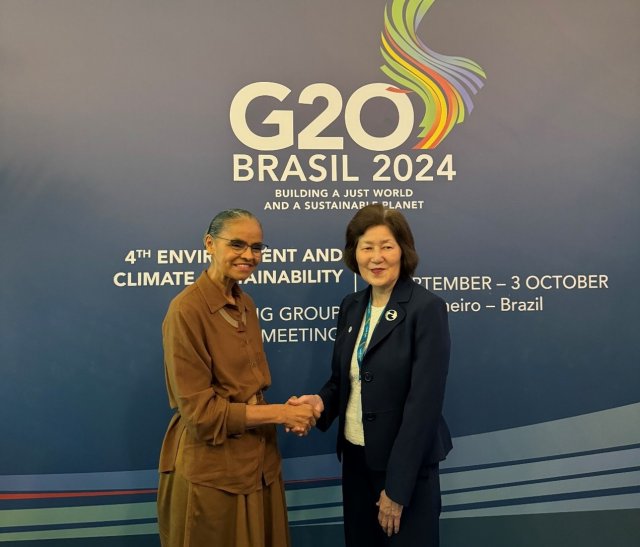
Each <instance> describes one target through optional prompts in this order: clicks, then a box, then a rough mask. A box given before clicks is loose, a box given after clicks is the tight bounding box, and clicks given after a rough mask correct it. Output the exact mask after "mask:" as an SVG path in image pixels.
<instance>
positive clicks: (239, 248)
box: [216, 236, 269, 255]
mask: <svg viewBox="0 0 640 547" xmlns="http://www.w3.org/2000/svg"><path fill="white" fill-rule="evenodd" d="M216 238H217V239H222V240H224V241H228V245H229V247H231V250H232V251H233V252H234V253H238V254H242V253H244V252H245V251H246V250H247V247H249V248H250V249H251V252H252V253H253V254H254V255H261V254H262V251H264V250H265V249H266V248H267V247H269V245H267V244H265V243H254V244H253V245H249V244H248V243H247V242H246V241H242V240H241V239H227V238H226V237H220V236H216Z"/></svg>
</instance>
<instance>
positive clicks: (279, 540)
mask: <svg viewBox="0 0 640 547" xmlns="http://www.w3.org/2000/svg"><path fill="white" fill-rule="evenodd" d="M204 244H205V247H206V249H207V251H208V252H209V254H210V255H211V265H210V267H209V268H208V269H207V270H206V271H205V272H203V273H202V275H201V276H200V277H199V278H198V280H197V281H196V282H195V283H194V284H193V285H190V286H189V287H187V288H185V289H184V290H183V291H182V292H181V293H180V294H178V296H176V297H175V298H174V299H173V301H172V302H171V304H170V306H169V310H168V312H167V315H166V317H165V320H164V322H163V325H162V334H163V346H164V366H165V377H166V383H167V391H168V395H169V403H170V405H171V407H172V408H173V409H175V415H174V416H173V418H172V419H171V422H170V424H169V427H168V430H167V433H166V436H165V439H164V442H163V445H162V451H161V454H160V466H159V470H160V484H159V489H158V524H159V529H160V538H161V541H162V545H163V547H185V546H192V547H200V546H203V547H204V546H205V545H206V546H210V545H218V546H220V547H227V546H228V547H241V546H246V547H286V546H288V545H289V534H288V524H287V511H286V504H285V497H284V486H283V481H282V475H281V469H280V454H279V452H278V447H277V444H276V428H275V425H274V424H284V425H285V426H286V427H287V428H290V429H295V430H296V431H302V432H303V433H306V432H307V431H308V430H309V428H310V427H312V426H313V425H314V424H315V418H316V417H317V416H314V410H313V409H312V407H311V406H310V405H303V406H288V405H284V404H267V403H266V402H265V400H264V396H263V392H264V390H266V389H267V388H268V387H269V385H270V384H271V375H270V373H269V367H268V365H267V360H266V357H265V354H264V350H263V347H262V337H261V330H260V326H259V324H258V318H257V314H256V307H255V304H254V303H253V300H252V299H251V298H250V297H249V295H247V294H246V293H245V292H244V291H242V289H240V287H239V285H238V281H242V280H245V279H247V278H248V277H249V276H250V275H251V273H252V272H253V271H254V270H255V268H256V266H257V265H258V264H259V263H260V260H261V257H262V251H263V250H264V248H265V247H266V245H264V243H263V242H262V227H261V225H260V223H259V221H258V220H257V219H256V217H255V216H253V215H252V214H251V213H249V212H248V211H244V210H242V209H232V210H227V211H223V212H221V213H220V214H218V215H217V216H216V217H215V218H214V219H213V220H212V221H211V224H210V226H209V230H208V231H207V233H206V234H205V236H204Z"/></svg>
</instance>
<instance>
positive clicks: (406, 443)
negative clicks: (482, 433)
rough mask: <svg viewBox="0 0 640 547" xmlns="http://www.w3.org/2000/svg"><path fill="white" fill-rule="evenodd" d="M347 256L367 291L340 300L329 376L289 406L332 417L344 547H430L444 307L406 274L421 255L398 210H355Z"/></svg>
mask: <svg viewBox="0 0 640 547" xmlns="http://www.w3.org/2000/svg"><path fill="white" fill-rule="evenodd" d="M344 260H345V263H346V265H347V267H349V268H350V269H351V270H352V271H354V272H356V273H357V274H359V275H360V276H361V277H362V278H363V279H364V281H366V282H367V283H368V287H367V288H366V289H364V290H362V291H359V292H357V293H354V294H350V295H349V296H347V297H346V298H345V299H344V300H343V301H342V304H341V306H340V314H339V316H338V326H337V332H336V340H335V343H334V349H333V359H332V364H331V377H330V378H329V381H328V382H327V383H326V384H325V385H324V386H323V387H322V389H321V390H320V391H319V393H318V394H317V395H303V396H302V397H298V398H295V397H293V398H292V399H291V400H290V403H291V404H298V403H311V404H312V405H314V407H315V409H316V410H318V411H320V412H322V415H321V417H320V419H319V420H318V422H317V424H316V425H317V427H318V428H319V429H321V430H322V431H326V430H327V429H328V428H329V426H330V425H331V423H332V422H333V420H334V419H335V418H336V417H337V418H338V423H339V429H338V441H337V453H338V458H340V459H341V461H342V491H343V503H344V530H345V539H346V545H347V547H361V546H367V547H377V546H394V547H397V546H412V547H413V546H415V545H420V546H437V545H438V542H439V532H438V519H439V516H440V481H439V470H438V466H439V462H440V461H442V460H443V459H444V458H445V457H446V455H447V453H448V452H449V451H450V450H451V436H450V434H449V430H448V428H447V424H446V423H445V421H444V419H443V417H442V404H443V399H444V392H445V383H446V377H447V370H448V366H449V327H448V322H447V308H446V304H445V302H444V301H443V300H442V299H441V298H440V297H438V296H436V295H434V294H432V293H431V292H429V291H427V290H426V289H424V288H423V287H421V286H419V285H418V284H416V283H414V282H413V280H412V279H411V276H412V275H413V273H414V272H415V269H416V266H417V264H418V256H417V253H416V250H415V246H414V240H413V235H412V233H411V229H410V228H409V225H408V223H407V221H406V219H405V218H404V217H403V216H402V214H401V213H399V212H398V211H395V210H392V209H386V208H385V207H383V206H382V205H381V204H374V205H368V206H366V207H364V208H362V209H360V211H358V212H357V213H356V215H355V216H354V217H353V219H352V220H351V222H350V223H349V225H348V226H347V232H346V244H345V252H344Z"/></svg>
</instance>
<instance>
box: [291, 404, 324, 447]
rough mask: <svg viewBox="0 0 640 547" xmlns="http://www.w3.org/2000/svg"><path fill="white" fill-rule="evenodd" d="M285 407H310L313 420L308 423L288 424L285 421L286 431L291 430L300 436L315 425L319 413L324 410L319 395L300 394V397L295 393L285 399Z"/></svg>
mask: <svg viewBox="0 0 640 547" xmlns="http://www.w3.org/2000/svg"><path fill="white" fill-rule="evenodd" d="M285 406H286V407H291V408H296V409H297V408H310V409H311V411H312V412H313V421H312V422H309V425H308V426H307V425H304V424H302V425H297V424H292V425H290V424H288V423H285V430H286V431H287V433H289V432H291V433H294V434H296V435H298V437H302V436H304V435H307V434H308V433H309V430H310V429H311V428H312V427H313V426H314V425H316V420H317V419H318V418H319V417H320V414H322V411H323V410H324V403H323V402H322V399H321V398H320V396H319V395H301V396H300V397H296V396H295V395H293V396H291V397H289V400H288V401H287V404H286V405H285Z"/></svg>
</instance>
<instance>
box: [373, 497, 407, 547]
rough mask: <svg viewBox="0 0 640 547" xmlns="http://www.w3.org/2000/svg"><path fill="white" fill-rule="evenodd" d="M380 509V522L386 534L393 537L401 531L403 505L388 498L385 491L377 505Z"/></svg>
mask: <svg viewBox="0 0 640 547" xmlns="http://www.w3.org/2000/svg"><path fill="white" fill-rule="evenodd" d="M376 505H377V506H378V508H379V511H378V522H379V523H380V526H382V529H383V530H384V533H385V534H387V536H389V537H391V535H392V534H397V533H398V532H399V531H400V517H401V516H402V505H400V504H399V503H396V502H395V501H393V500H392V499H391V498H389V497H388V496H387V493H386V492H385V491H384V490H383V491H382V492H380V499H379V500H378V502H377V503H376Z"/></svg>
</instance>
